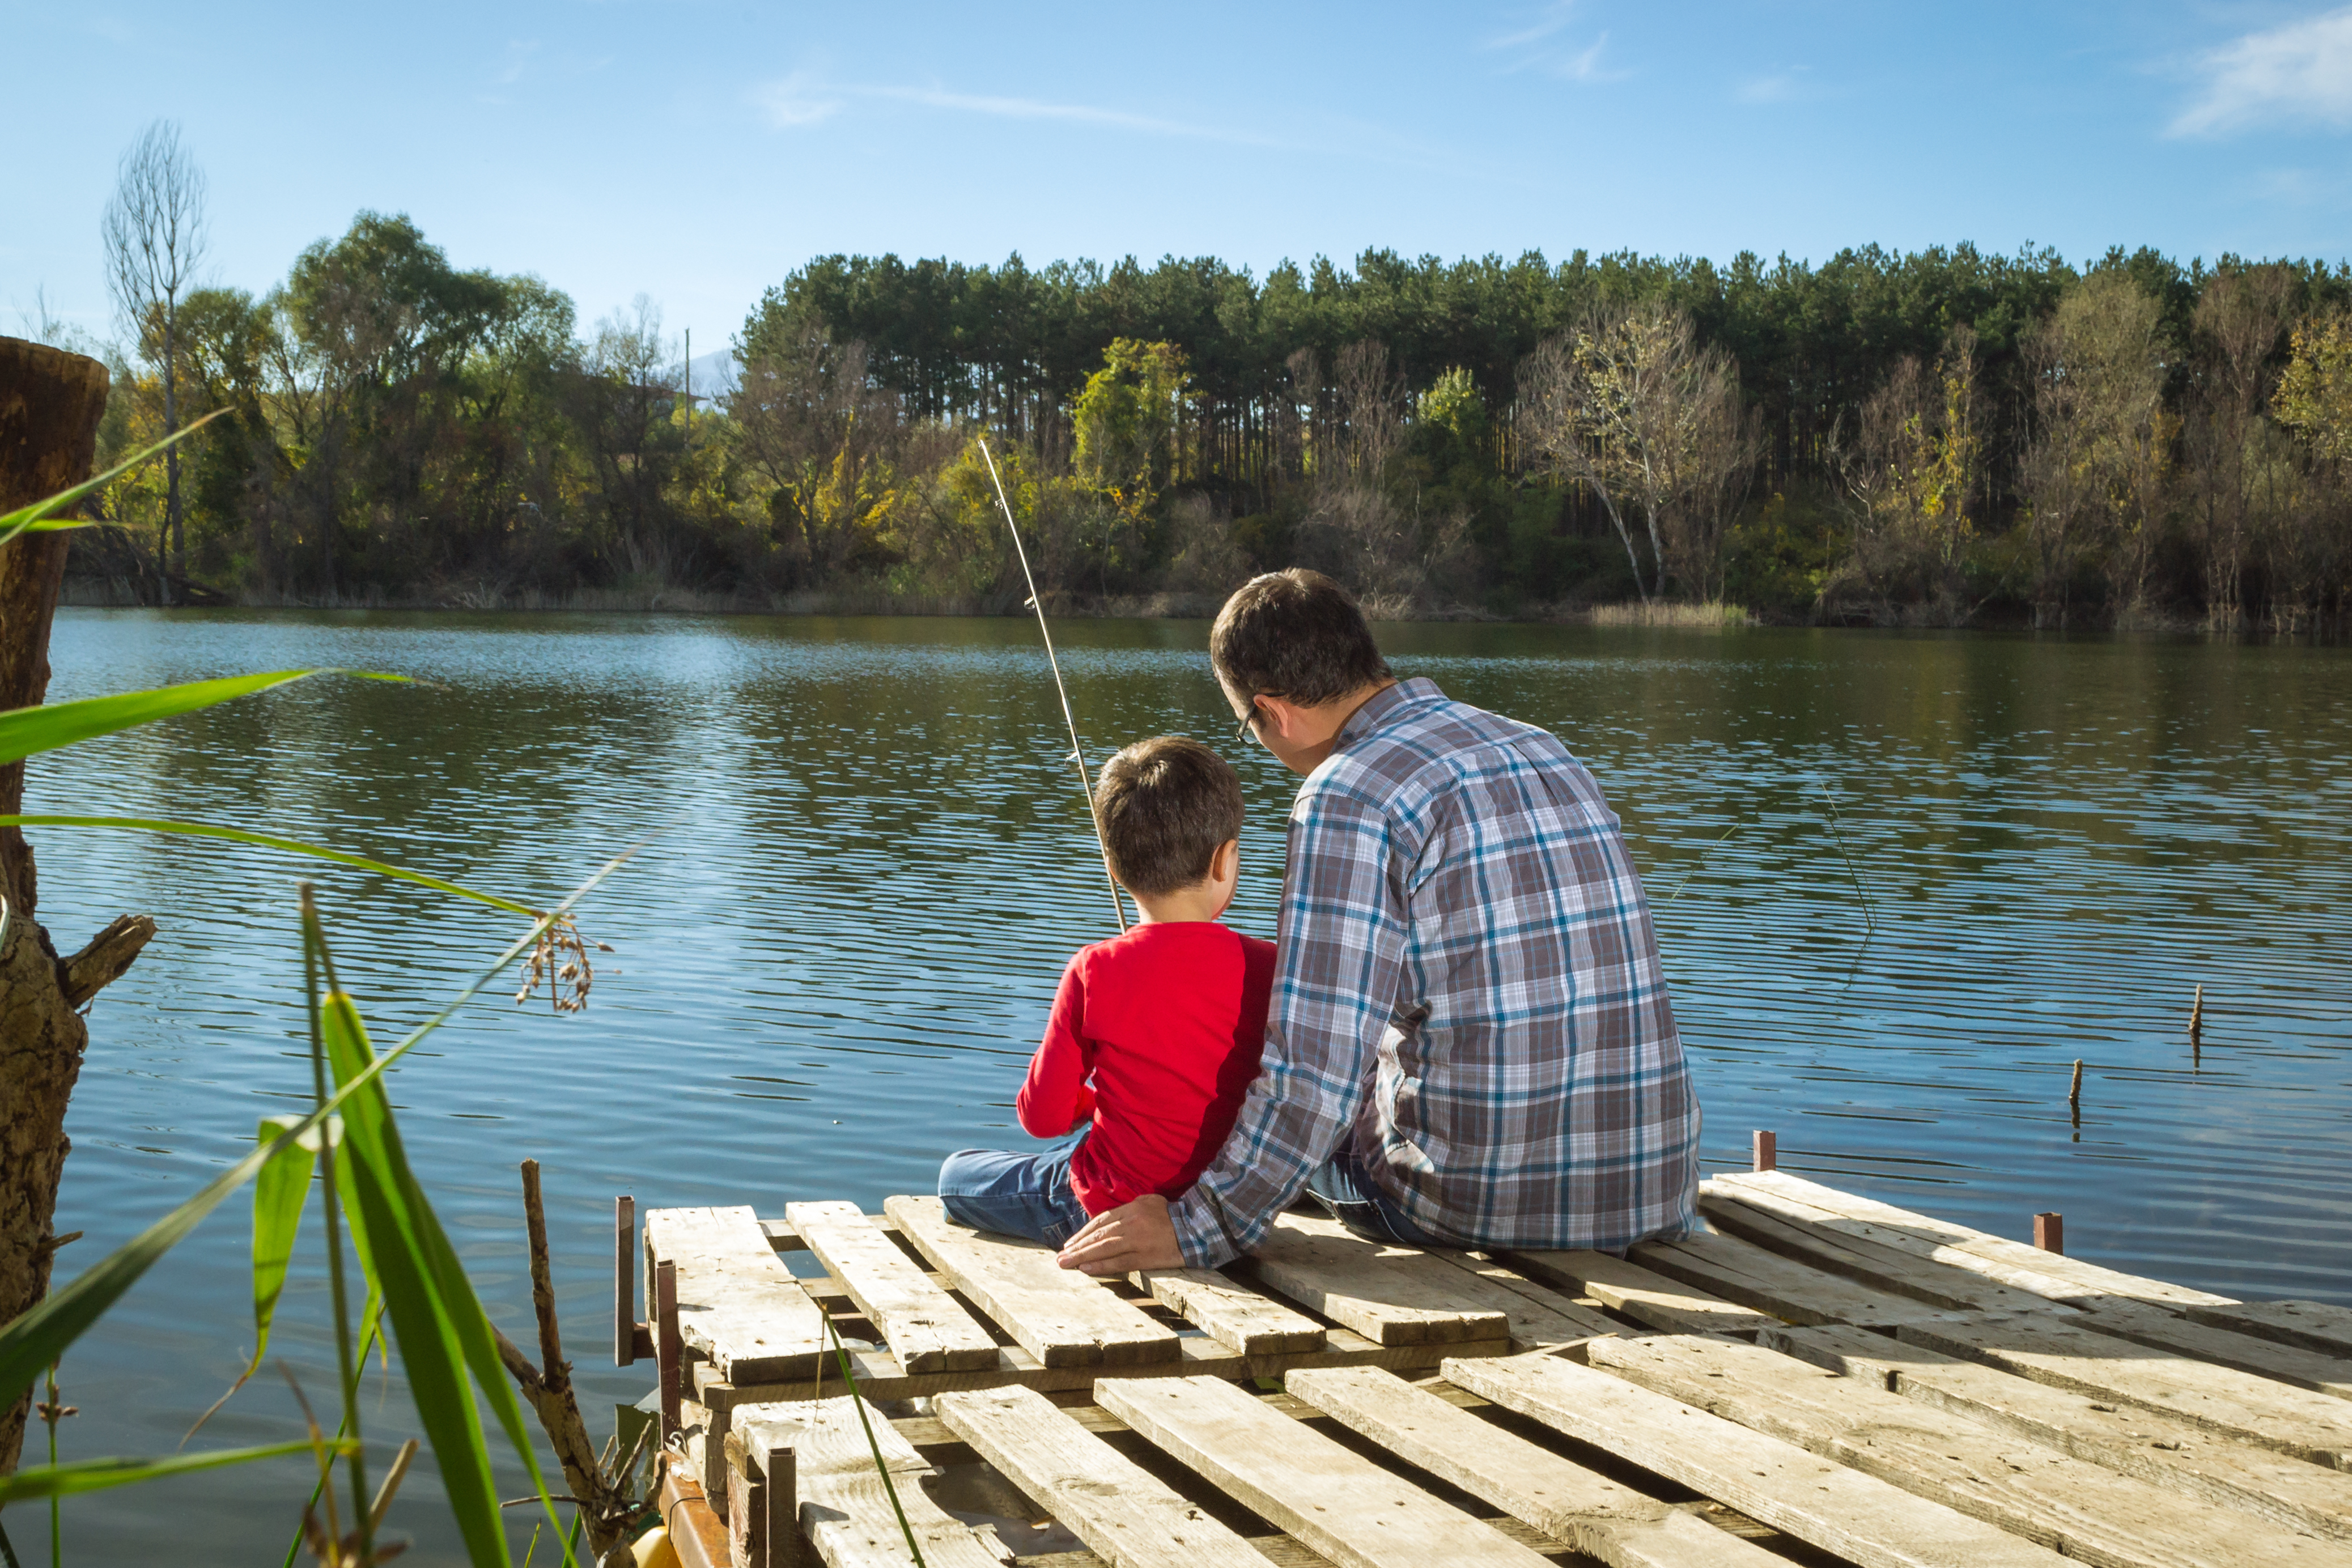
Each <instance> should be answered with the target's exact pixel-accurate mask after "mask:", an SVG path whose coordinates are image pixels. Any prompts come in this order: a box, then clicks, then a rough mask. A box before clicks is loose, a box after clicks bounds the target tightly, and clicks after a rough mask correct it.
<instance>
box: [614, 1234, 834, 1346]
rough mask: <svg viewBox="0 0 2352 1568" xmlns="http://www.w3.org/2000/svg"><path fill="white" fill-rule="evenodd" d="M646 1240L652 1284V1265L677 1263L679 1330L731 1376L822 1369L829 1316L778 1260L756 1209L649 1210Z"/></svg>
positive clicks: (687, 1340) (648, 1273) (681, 1335)
mask: <svg viewBox="0 0 2352 1568" xmlns="http://www.w3.org/2000/svg"><path fill="white" fill-rule="evenodd" d="M645 1246H646V1260H647V1265H648V1266H647V1268H646V1280H647V1281H648V1283H650V1282H651V1281H652V1280H653V1277H654V1270H653V1267H652V1264H654V1263H656V1262H661V1261H667V1262H669V1263H671V1264H674V1265H675V1266H676V1268H677V1326H678V1333H679V1336H680V1337H681V1338H682V1339H684V1340H685V1342H686V1343H688V1344H689V1345H692V1346H693V1347H694V1348H695V1349H697V1350H698V1351H700V1352H702V1353H703V1354H705V1355H707V1356H709V1358H710V1359H711V1361H712V1362H714V1363H715V1364H717V1365H718V1366H719V1371H720V1373H721V1374H722V1375H725V1376H726V1377H728V1378H729V1379H730V1381H734V1382H739V1383H762V1382H769V1381H774V1380H781V1379H785V1378H793V1377H806V1376H807V1375H810V1374H811V1373H812V1372H814V1370H815V1369H816V1364H817V1361H818V1358H819V1357H820V1356H822V1355H824V1354H825V1352H826V1344H825V1340H824V1318H823V1316H822V1314H820V1313H819V1312H818V1311H817V1306H816V1303H815V1302H814V1301H810V1300H809V1298H808V1293H807V1292H806V1291H803V1290H802V1289H801V1287H800V1282H799V1281H796V1280H794V1279H793V1277H792V1275H791V1274H790V1273H789V1272H788V1271H787V1270H785V1268H784V1266H783V1264H782V1263H781V1262H779V1261H778V1260H777V1258H776V1254H775V1251H774V1249H772V1248H770V1247H769V1245H768V1242H767V1238H766V1236H765V1235H764V1234H763V1233H762V1232H761V1229H760V1222H759V1219H758V1218H757V1217H756V1216H755V1215H754V1214H753V1213H752V1212H751V1209H749V1208H740V1207H739V1208H656V1209H649V1210H647V1211H646V1239H645ZM649 1321H651V1320H649Z"/></svg>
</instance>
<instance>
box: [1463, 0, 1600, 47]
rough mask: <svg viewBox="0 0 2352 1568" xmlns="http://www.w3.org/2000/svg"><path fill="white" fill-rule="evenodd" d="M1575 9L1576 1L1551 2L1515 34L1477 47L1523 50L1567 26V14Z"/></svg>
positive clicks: (1558, 0)
mask: <svg viewBox="0 0 2352 1568" xmlns="http://www.w3.org/2000/svg"><path fill="white" fill-rule="evenodd" d="M1575 9H1576V0H1553V3H1552V4H1551V5H1547V6H1545V7H1544V8H1543V9H1542V10H1541V11H1540V12H1538V14H1537V16H1536V18H1535V20H1534V21H1532V22H1529V23H1528V24H1527V26H1523V27H1521V28H1519V29H1518V30H1517V32H1511V33H1505V34H1503V35H1502V36H1501V37H1494V38H1489V39H1487V40H1486V43H1484V44H1482V45H1481V46H1479V47H1482V48H1488V49H1517V48H1523V47H1526V46H1527V45H1528V44H1533V43H1538V42H1540V41H1541V40H1543V39H1545V38H1549V37H1551V36H1552V35H1553V34H1554V33H1557V32H1559V30H1560V29H1561V28H1562V27H1565V26H1568V18H1569V14H1570V12H1571V11H1573V10H1575Z"/></svg>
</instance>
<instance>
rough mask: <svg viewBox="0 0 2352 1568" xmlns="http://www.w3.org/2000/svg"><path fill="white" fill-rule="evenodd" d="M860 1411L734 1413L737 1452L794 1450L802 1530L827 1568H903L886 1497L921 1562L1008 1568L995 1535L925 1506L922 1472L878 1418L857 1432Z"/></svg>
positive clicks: (834, 1406)
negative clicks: (901, 1515)
mask: <svg viewBox="0 0 2352 1568" xmlns="http://www.w3.org/2000/svg"><path fill="white" fill-rule="evenodd" d="M861 1404H862V1401H855V1400H849V1399H824V1400H817V1401H814V1402H812V1401H808V1400H800V1401H796V1402H794V1401H785V1402H779V1403H774V1404H766V1405H747V1406H742V1407H741V1408H740V1409H739V1410H737V1411H736V1412H735V1435H736V1437H738V1438H739V1439H740V1442H741V1444H742V1446H743V1447H744V1448H747V1449H751V1450H753V1451H761V1452H764V1451H765V1450H768V1449H771V1448H791V1449H792V1450H793V1473H794V1479H795V1484H796V1485H797V1486H798V1487H799V1489H800V1524H801V1530H802V1532H803V1534H805V1535H806V1536H807V1537H808V1538H809V1542H810V1543H811V1544H812V1545H814V1546H815V1548H816V1549H817V1551H818V1552H819V1553H820V1554H821V1555H823V1557H824V1561H825V1563H826V1564H827V1565H828V1568H886V1565H887V1568H905V1564H906V1563H907V1562H908V1556H907V1541H906V1537H905V1535H904V1534H903V1533H902V1532H901V1531H900V1530H899V1527H898V1513H897V1511H894V1510H893V1508H892V1495H893V1493H894V1492H895V1494H896V1500H897V1507H898V1509H899V1510H903V1511H905V1513H906V1517H907V1525H908V1528H909V1529H911V1530H912V1531H914V1535H915V1541H916V1543H917V1544H918V1545H919V1546H920V1547H921V1548H922V1553H923V1561H924V1562H925V1563H929V1564H936V1565H937V1568H1003V1565H1004V1564H1006V1563H1010V1562H1012V1560H1013V1554H1012V1553H1011V1552H1008V1551H1006V1550H1005V1549H1004V1547H1003V1543H1002V1542H999V1541H998V1540H997V1539H996V1537H995V1536H994V1535H993V1534H992V1533H991V1532H989V1531H984V1530H978V1531H976V1530H974V1529H973V1528H972V1527H971V1526H970V1525H968V1524H966V1523H964V1522H963V1521H961V1520H959V1519H956V1518H954V1517H953V1516H951V1515H950V1514H949V1513H948V1512H947V1511H944V1510H943V1509H941V1508H940V1505H939V1504H937V1503H935V1502H933V1501H932V1500H931V1497H930V1494H929V1492H927V1491H925V1490H923V1484H922V1479H921V1478H922V1475H923V1472H925V1471H926V1470H928V1469H930V1466H929V1463H928V1462H926V1461H925V1460H924V1458H923V1457H922V1456H921V1455H920V1454H918V1453H917V1452H915V1449H914V1446H913V1445H912V1444H910V1443H908V1441H907V1440H906V1438H904V1437H900V1436H899V1435H898V1431H897V1430H896V1429H895V1428H893V1427H891V1425H890V1423H889V1421H888V1420H887V1418H886V1417H884V1416H883V1415H882V1414H881V1413H880V1412H879V1411H877V1410H875V1409H873V1408H871V1407H870V1406H868V1407H866V1409H865V1411H864V1415H865V1424H864V1425H862V1426H861V1425H860V1423H859V1419H858V1417H859V1406H860V1405H861ZM869 1432H870V1433H871V1435H872V1436H871V1441H872V1444H873V1445H874V1447H878V1448H880V1450H881V1455H882V1465H883V1469H887V1471H888V1472H889V1481H888V1484H887V1486H886V1485H885V1483H884V1480H883V1478H882V1474H881V1472H880V1471H879V1470H877V1469H876V1468H875V1463H874V1448H873V1447H869V1446H868V1433H869Z"/></svg>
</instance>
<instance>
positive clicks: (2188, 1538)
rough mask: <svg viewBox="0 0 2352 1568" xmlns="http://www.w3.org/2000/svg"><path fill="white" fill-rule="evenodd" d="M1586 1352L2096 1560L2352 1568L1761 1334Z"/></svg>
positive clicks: (2140, 1566) (2314, 1546)
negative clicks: (1846, 1373)
mask: <svg viewBox="0 0 2352 1568" xmlns="http://www.w3.org/2000/svg"><path fill="white" fill-rule="evenodd" d="M1589 1348H1590V1350H1591V1364H1592V1365H1594V1366H1596V1367H1599V1368H1600V1369H1601V1370H1602V1371H1604V1372H1609V1373H1612V1374H1614V1375H1617V1376H1620V1377H1623V1378H1626V1379H1627V1380H1629V1381H1631V1382H1633V1383H1638V1384H1640V1385H1642V1386H1643V1387H1644V1388H1647V1389H1651V1390H1653V1391H1654V1392H1656V1393H1659V1394H1664V1395H1666V1396H1669V1397H1672V1398H1675V1399H1679V1400H1681V1401H1683V1402H1684V1403H1685V1404H1686V1405H1696V1406H1698V1407H1699V1408H1700V1409H1703V1410H1706V1411H1709V1412H1711V1413H1713V1414H1714V1415H1717V1416H1723V1417H1725V1418H1726V1419H1727V1420H1732V1421H1737V1422H1738V1424H1739V1425H1741V1426H1743V1427H1748V1428H1749V1429H1750V1430H1753V1431H1758V1432H1763V1433H1767V1434H1769V1435H1770V1436H1772V1437H1779V1438H1780V1439H1782V1440H1783V1441H1786V1442H1790V1443H1794V1444H1795V1445H1797V1446H1798V1447H1799V1448H1803V1449H1805V1450H1806V1451H1808V1452H1810V1453H1815V1454H1819V1455H1821V1456H1822V1458H1830V1459H1835V1460H1837V1461H1838V1462H1839V1463H1840V1464H1844V1465H1851V1466H1853V1468H1854V1469H1857V1470H1860V1471H1862V1472H1863V1473H1864V1474H1865V1475H1872V1476H1876V1477H1877V1478H1878V1479H1881V1480H1884V1481H1887V1482H1890V1483H1892V1484H1893V1485H1895V1486H1897V1487H1900V1488H1902V1489H1903V1490H1905V1491H1907V1492H1909V1493H1911V1494H1912V1495H1913V1496H1915V1497H1923V1498H1926V1499H1927V1500H1929V1501H1931V1502H1938V1503H1941V1504H1943V1505H1944V1506H1945V1507H1947V1508H1949V1509H1954V1510H1957V1511H1959V1512H1961V1513H1965V1514H1967V1515H1969V1517H1970V1518H1972V1519H1980V1520H1983V1521H1986V1522H1988V1523H1990V1524H1996V1525H1999V1526H2000V1528H2001V1529H2003V1530H2006V1531H2009V1532H2010V1533H2011V1534H2012V1535H2020V1536H2023V1537H2024V1538H2025V1539H2026V1540H2028V1541H2032V1542H2037V1543H2038V1544H2040V1545H2043V1546H2047V1547H2049V1548H2051V1549H2052V1550H2053V1551H2056V1552H2063V1553H2064V1554H2065V1555H2067V1556H2069V1557H2073V1558H2077V1559H2079V1560H2081V1561H2083V1562H2085V1563H2096V1564H2099V1565H2100V1568H2256V1565H2261V1568H2271V1565H2272V1564H2284V1563H2292V1564H2296V1565H2298V1568H2352V1549H2347V1547H2346V1546H2345V1545H2344V1544H2343V1543H2341V1542H2325V1541H2322V1540H2319V1539H2318V1538H2316V1537H2315V1536H2313V1535H2312V1534H2310V1533H2309V1532H2308V1531H2301V1530H2291V1529H2284V1528H2281V1527H2280V1526H2278V1525H2275V1524H2269V1523H2265V1522H2263V1521H2260V1520H2254V1519H2242V1520H2239V1521H2235V1522H2233V1524H2232V1525H2231V1528H2230V1529H2228V1530H2226V1531H2217V1530H2215V1529H2214V1528H2213V1527H2212V1519H2213V1511H2212V1510H2211V1509H2210V1508H2209V1507H2208V1506H2206V1505H2205V1504H2204V1503H2202V1502H2200V1501H2198V1500H2194V1499H2191V1498H2188V1497H2184V1496H2182V1495H2181V1494H2180V1493H2179V1492H2175V1491H2170V1490H2166V1489H2164V1488H2162V1487H2160V1486H2156V1485H2151V1484H2149V1483H2148V1482H2146V1481H2141V1480H2137V1479H2134V1478H2132V1477H2129V1476H2126V1475H2121V1474H2118V1473H2117V1472H2116V1471H2114V1470H2111V1469H2105V1468H2103V1467H2101V1466H2099V1465H2097V1464H2094V1463H2092V1462H2090V1461H2088V1460H2084V1459H2078V1458H2073V1457H2071V1456H2069V1455H2067V1454H2065V1453H2063V1452H2061V1451H2060V1450H2058V1449H2056V1448H2045V1447H2042V1445H2040V1444H2037V1443H2031V1442H2024V1441H2021V1440H2020V1439H2018V1438H2017V1437H2015V1436H2013V1435H2011V1434H2008V1433H2004V1432H2000V1431H1996V1430H1994V1429H1993V1428H1992V1427H1987V1426H1985V1425H1983V1424H1982V1423H1980V1422H1977V1421H1974V1420H1971V1419H1969V1418H1968V1417H1966V1416H1955V1415H1953V1414H1951V1413H1950V1412H1948V1411H1942V1410H1935V1409H1931V1408H1929V1407H1927V1406H1924V1405H1919V1404H1916V1403H1914V1402H1913V1401H1911V1400H1908V1399H1905V1398H1902V1397H1901V1396H1897V1395H1895V1394H1893V1393H1890V1392H1888V1391H1886V1390H1885V1389H1881V1388H1874V1387H1872V1386H1871V1385H1868V1384H1865V1383H1864V1382H1862V1381H1860V1380H1858V1379H1855V1378H1852V1377H1843V1376H1840V1375H1838V1374H1836V1373H1833V1372H1826V1371H1823V1370H1822V1369H1821V1368H1819V1367H1816V1366H1811V1365H1808V1364H1806V1363H1804V1362H1801V1361H1799V1360H1797V1359H1795V1358H1793V1357H1791V1356H1788V1355H1783V1354H1780V1353H1779V1352H1777V1351H1773V1350H1768V1349H1765V1348H1763V1347H1761V1346H1758V1345H1747V1344H1738V1343H1733V1342H1731V1341H1728V1340H1719V1339H1713V1338H1702V1337H1697V1336H1692V1335H1660V1336H1655V1337H1651V1338H1643V1339H1626V1340H1610V1341H1606V1342H1601V1343H1594V1344H1592V1345H1591V1346H1590V1347H1589Z"/></svg>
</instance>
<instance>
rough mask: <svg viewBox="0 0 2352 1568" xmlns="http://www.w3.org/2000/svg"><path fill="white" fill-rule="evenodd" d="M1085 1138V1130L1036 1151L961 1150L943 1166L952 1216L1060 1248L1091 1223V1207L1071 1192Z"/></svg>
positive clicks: (944, 1188) (944, 1196)
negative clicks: (1073, 1166)
mask: <svg viewBox="0 0 2352 1568" xmlns="http://www.w3.org/2000/svg"><path fill="white" fill-rule="evenodd" d="M1086 1138H1087V1129H1085V1128H1081V1129H1080V1130H1079V1131H1077V1132H1076V1133H1073V1134H1070V1135H1069V1136H1068V1137H1066V1138H1063V1139H1061V1140H1059V1141H1058V1142H1056V1143H1054V1144H1050V1145H1047V1146H1046V1147H1045V1150H1044V1151H1043V1152H1042V1153H1039V1154H1034V1155H1016V1154H1010V1153H1008V1152H1006V1151H1005V1150H1003V1149H958V1150H957V1151H956V1152H955V1153H954V1154H951V1155H949V1156H948V1157H947V1159H946V1160H945V1161H944V1162H943V1163H941V1165H940V1199H941V1200H942V1201H943V1202H944V1203H945V1204H946V1205H947V1210H948V1218H950V1219H952V1220H955V1221H957V1222H958V1223H960V1224H963V1225H969V1226H971V1228H974V1229H975V1230H993V1231H996V1232H998V1233H999V1234H1000V1235H1004V1236H1020V1237H1025V1238H1026V1239H1029V1240H1031V1241H1042V1242H1044V1243H1045V1245H1046V1246H1048V1247H1051V1248H1055V1249H1057V1250H1058V1249H1060V1247H1061V1245H1062V1243H1063V1242H1065V1241H1067V1240H1068V1239H1070V1238H1071V1237H1072V1236H1075V1235H1076V1234H1077V1230H1078V1228H1079V1227H1080V1226H1082V1225H1084V1224H1085V1223H1086V1222H1087V1211H1086V1209H1085V1208H1084V1207H1081V1206H1080V1205H1079V1203H1078V1199H1077V1195H1076V1193H1073V1192H1072V1191H1071V1190H1070V1156H1071V1155H1074V1154H1076V1153H1077V1150H1078V1145H1080V1144H1082V1143H1084V1142H1086Z"/></svg>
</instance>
